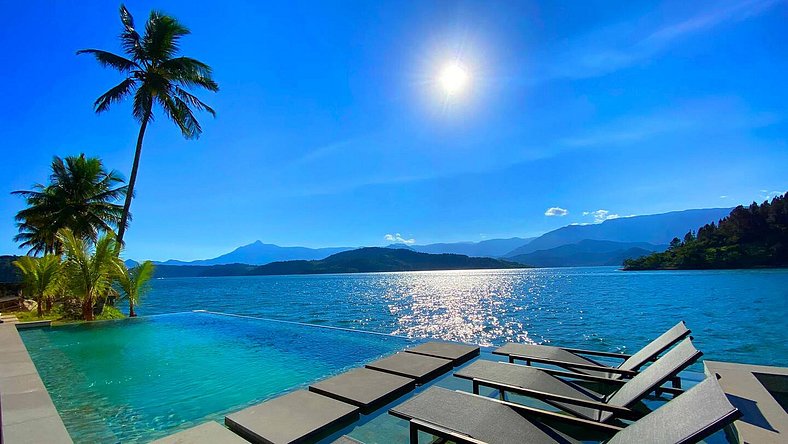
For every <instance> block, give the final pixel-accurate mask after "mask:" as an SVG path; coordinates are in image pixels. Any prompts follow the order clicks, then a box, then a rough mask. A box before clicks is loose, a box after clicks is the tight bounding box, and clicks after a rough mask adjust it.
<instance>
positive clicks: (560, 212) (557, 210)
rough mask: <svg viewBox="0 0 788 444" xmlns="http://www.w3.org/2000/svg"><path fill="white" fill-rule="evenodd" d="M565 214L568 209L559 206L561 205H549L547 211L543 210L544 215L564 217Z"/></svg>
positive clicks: (567, 212)
mask: <svg viewBox="0 0 788 444" xmlns="http://www.w3.org/2000/svg"><path fill="white" fill-rule="evenodd" d="M567 214H569V210H566V209H564V208H561V207H550V208H548V209H547V211H545V212H544V215H545V216H558V217H564V216H566V215H567Z"/></svg>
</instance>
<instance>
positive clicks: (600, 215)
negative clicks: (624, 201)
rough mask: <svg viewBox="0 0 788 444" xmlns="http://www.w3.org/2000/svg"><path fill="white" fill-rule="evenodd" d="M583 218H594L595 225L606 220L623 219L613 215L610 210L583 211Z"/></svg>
mask: <svg viewBox="0 0 788 444" xmlns="http://www.w3.org/2000/svg"><path fill="white" fill-rule="evenodd" d="M583 216H593V217H594V223H597V224H598V223H600V222H604V221H606V220H611V219H618V218H619V217H621V216H619V215H618V214H615V213H611V212H610V211H608V210H596V211H583Z"/></svg>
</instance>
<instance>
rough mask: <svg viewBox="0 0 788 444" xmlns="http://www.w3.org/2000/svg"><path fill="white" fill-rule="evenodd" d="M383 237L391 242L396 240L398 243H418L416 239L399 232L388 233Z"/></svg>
mask: <svg viewBox="0 0 788 444" xmlns="http://www.w3.org/2000/svg"><path fill="white" fill-rule="evenodd" d="M383 239H386V240H387V241H389V242H394V243H398V244H405V245H411V244H415V243H416V239H405V238H404V237H402V235H401V234H399V233H394V234H387V235H385V236H383Z"/></svg>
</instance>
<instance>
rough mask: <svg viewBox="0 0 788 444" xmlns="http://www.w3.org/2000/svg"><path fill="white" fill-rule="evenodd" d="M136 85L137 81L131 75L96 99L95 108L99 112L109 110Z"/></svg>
mask: <svg viewBox="0 0 788 444" xmlns="http://www.w3.org/2000/svg"><path fill="white" fill-rule="evenodd" d="M136 85H137V82H136V81H135V80H134V79H133V78H131V77H130V78H127V79H125V80H124V81H122V82H120V83H119V84H117V85H115V86H114V87H113V88H112V89H110V90H109V91H107V92H105V93H104V94H102V95H101V96H100V97H99V98H98V99H96V101H95V103H93V108H94V109H95V110H96V112H97V113H102V112H104V111H106V110H108V109H109V107H110V105H112V104H113V103H116V102H120V101H121V100H123V99H125V98H126V97H127V96H128V95H129V94H130V93H131V92H132V91H133V90H134V88H135V87H136Z"/></svg>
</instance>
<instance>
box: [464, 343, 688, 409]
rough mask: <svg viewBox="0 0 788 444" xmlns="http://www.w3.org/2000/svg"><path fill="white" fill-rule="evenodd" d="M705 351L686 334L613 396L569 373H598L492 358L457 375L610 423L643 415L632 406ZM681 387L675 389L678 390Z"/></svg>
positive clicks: (474, 390)
mask: <svg viewBox="0 0 788 444" xmlns="http://www.w3.org/2000/svg"><path fill="white" fill-rule="evenodd" d="M702 355H703V353H701V352H700V351H698V350H697V349H695V347H694V346H693V345H692V341H691V340H690V339H689V338H687V339H685V340H684V341H682V342H681V344H679V345H677V346H676V347H674V348H673V349H671V350H670V351H669V352H667V353H666V354H665V356H663V357H662V358H660V359H659V360H657V362H655V363H654V364H651V365H650V366H648V367H647V368H646V369H645V370H643V371H642V372H640V373H638V374H637V375H636V376H635V377H634V378H632V379H629V380H627V381H625V382H623V384H621V386H620V387H619V388H618V389H617V390H616V391H615V392H613V393H612V394H611V395H608V396H602V395H600V394H599V393H596V392H594V391H592V390H589V389H586V388H583V387H580V386H578V385H576V384H574V383H572V382H571V381H567V380H566V378H567V377H569V378H572V379H581V380H582V379H586V378H594V379H596V377H594V376H588V375H582V374H573V373H568V372H555V371H554V372H551V371H545V370H543V369H540V368H536V367H528V366H525V365H517V364H506V363H503V362H493V361H476V362H474V363H472V364H471V365H469V366H468V367H466V368H464V369H462V370H460V371H458V372H456V373H455V374H454V376H457V377H459V378H464V379H470V380H471V381H473V392H474V393H475V394H478V393H479V386H485V387H491V388H494V389H497V390H499V391H500V392H501V395H502V397H503V394H504V393H506V392H508V393H516V394H518V395H524V396H529V397H531V398H535V399H539V400H541V401H543V402H546V403H548V404H551V405H553V406H555V407H558V408H560V409H561V410H564V411H566V412H568V413H571V414H573V415H575V416H577V417H579V418H584V419H587V420H591V421H597V422H607V421H610V420H612V419H614V418H625V419H634V418H638V417H640V416H641V414H639V413H638V412H636V411H634V410H632V407H634V406H635V405H636V404H637V403H639V402H640V401H641V400H643V398H645V397H646V396H647V395H648V394H649V393H651V392H654V391H657V390H659V389H660V387H661V386H662V385H663V384H665V383H666V382H668V381H670V380H672V379H673V378H675V377H676V375H678V373H679V372H681V371H682V370H684V369H685V368H687V367H688V366H690V365H691V364H692V363H694V362H695V361H697V360H698V358H700V357H701V356H702ZM676 392H678V393H680V391H674V393H676Z"/></svg>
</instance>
